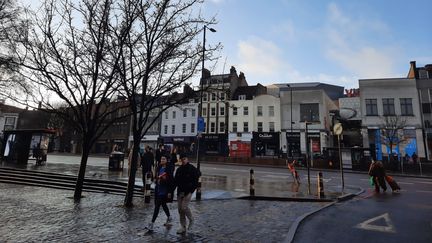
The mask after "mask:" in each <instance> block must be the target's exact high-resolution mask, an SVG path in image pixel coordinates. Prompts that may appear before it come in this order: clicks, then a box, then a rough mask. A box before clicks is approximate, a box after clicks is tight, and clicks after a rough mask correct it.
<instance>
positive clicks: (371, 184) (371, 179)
mask: <svg viewBox="0 0 432 243" xmlns="http://www.w3.org/2000/svg"><path fill="white" fill-rule="evenodd" d="M369 184H370V186H375V182H374V178H373V176H371V177H369Z"/></svg>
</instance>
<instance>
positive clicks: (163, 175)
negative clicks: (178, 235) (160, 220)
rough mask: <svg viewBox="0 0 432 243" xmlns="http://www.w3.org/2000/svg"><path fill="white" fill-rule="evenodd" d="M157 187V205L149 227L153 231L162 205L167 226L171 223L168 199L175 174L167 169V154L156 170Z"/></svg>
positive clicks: (162, 157)
mask: <svg viewBox="0 0 432 243" xmlns="http://www.w3.org/2000/svg"><path fill="white" fill-rule="evenodd" d="M156 171H157V172H156V178H155V179H156V187H155V207H154V211H153V218H152V221H151V223H150V224H149V226H148V227H147V228H148V230H150V231H152V230H153V227H154V222H155V221H156V218H157V217H158V215H159V210H160V207H161V206H162V209H163V210H164V212H165V215H166V216H167V220H166V222H165V224H164V225H165V226H169V225H171V221H172V218H171V215H170V211H169V208H168V206H167V199H168V198H170V197H171V195H170V193H171V190H170V189H171V187H172V184H173V175H172V174H170V173H169V171H168V170H167V158H166V157H165V156H163V155H162V156H161V161H160V165H159V166H158V168H157V170H156Z"/></svg>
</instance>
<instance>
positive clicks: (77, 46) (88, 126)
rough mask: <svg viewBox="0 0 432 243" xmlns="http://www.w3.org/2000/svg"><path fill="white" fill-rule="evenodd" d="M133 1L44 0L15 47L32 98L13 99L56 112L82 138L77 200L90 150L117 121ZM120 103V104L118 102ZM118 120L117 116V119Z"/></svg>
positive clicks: (80, 192)
mask: <svg viewBox="0 0 432 243" xmlns="http://www.w3.org/2000/svg"><path fill="white" fill-rule="evenodd" d="M128 2H129V1H117V2H115V1H113V0H80V1H79V2H78V1H68V0H64V1H56V0H45V1H44V2H43V4H42V6H41V8H40V9H39V10H38V11H37V12H33V13H32V12H29V16H31V23H32V24H33V26H31V27H32V28H31V29H32V31H30V32H29V33H28V36H27V37H26V38H24V39H21V41H20V46H19V47H18V48H17V57H18V61H19V62H16V64H19V65H20V67H21V71H20V74H21V75H22V76H23V77H24V78H25V80H27V81H28V82H29V84H30V85H28V87H27V91H29V94H28V95H26V96H24V97H23V96H20V95H14V96H13V97H15V99H16V101H19V102H21V103H23V104H25V105H27V106H29V107H35V104H39V107H40V110H43V111H46V112H49V113H56V114H57V117H60V118H62V119H64V120H66V121H68V124H70V125H71V126H72V128H73V129H74V130H75V131H77V132H78V134H80V140H81V141H80V142H81V148H82V152H81V162H80V169H79V173H78V177H77V182H76V188H75V193H74V199H75V200H77V201H78V200H80V198H81V194H82V188H83V182H84V176H85V171H86V165H87V160H88V156H89V153H90V149H91V147H92V146H93V144H94V143H95V142H96V140H97V139H98V138H99V137H100V136H101V135H102V133H103V132H104V131H105V130H106V129H107V128H108V127H109V126H110V125H111V124H112V123H114V122H115V119H113V117H115V116H111V114H113V113H116V111H117V110H118V109H124V108H125V107H126V109H128V108H127V107H128V106H127V103H126V104H125V105H112V103H111V101H112V100H114V99H115V97H116V96H117V95H118V70H117V69H116V67H117V66H118V65H119V61H120V59H121V57H122V53H121V52H120V50H121V49H122V48H121V46H122V45H124V44H125V43H126V37H127V35H126V34H127V33H128V32H129V30H130V28H131V26H129V25H127V24H128V23H130V22H129V21H127V20H125V19H124V18H125V17H126V16H125V15H122V14H121V13H122V10H123V8H124V6H125V5H126V4H127V3H128ZM59 104H60V105H59ZM119 104H122V103H119ZM117 118H118V117H117Z"/></svg>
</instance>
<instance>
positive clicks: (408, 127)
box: [359, 78, 425, 160]
mask: <svg viewBox="0 0 432 243" xmlns="http://www.w3.org/2000/svg"><path fill="white" fill-rule="evenodd" d="M359 87H360V100H361V111H362V114H363V119H362V126H363V127H362V134H363V147H368V148H371V151H372V153H373V154H372V156H373V157H374V158H376V159H378V160H382V159H383V156H387V155H388V154H389V153H390V148H389V147H390V146H389V142H386V141H383V140H384V139H383V136H382V134H383V131H384V130H386V127H388V126H393V127H398V126H401V127H400V129H397V130H398V131H397V133H398V137H399V138H400V142H396V143H394V144H393V145H392V147H393V151H392V152H393V153H394V154H398V155H399V156H405V154H406V153H407V150H411V149H414V150H415V152H416V153H417V155H418V156H419V157H425V149H424V143H423V133H422V122H421V114H420V106H419V104H420V103H419V95H418V92H417V87H416V80H415V79H412V78H390V79H362V80H359ZM386 117H392V118H394V119H397V120H398V122H397V124H389V122H386V121H385V119H386Z"/></svg>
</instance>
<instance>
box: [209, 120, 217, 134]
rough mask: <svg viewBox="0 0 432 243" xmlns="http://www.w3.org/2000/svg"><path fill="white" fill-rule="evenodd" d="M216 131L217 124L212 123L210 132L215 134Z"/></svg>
mask: <svg viewBox="0 0 432 243" xmlns="http://www.w3.org/2000/svg"><path fill="white" fill-rule="evenodd" d="M215 131H216V123H214V122H211V123H210V132H215Z"/></svg>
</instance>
